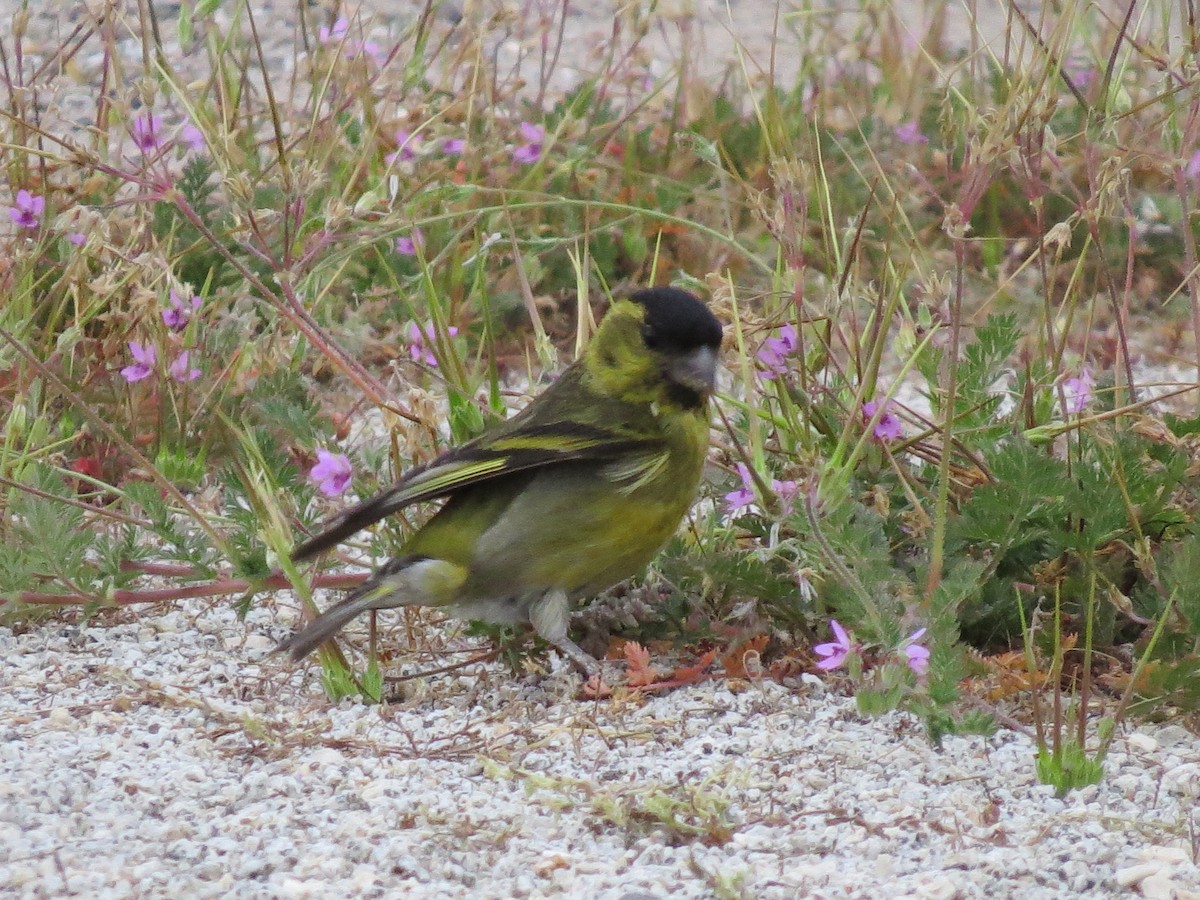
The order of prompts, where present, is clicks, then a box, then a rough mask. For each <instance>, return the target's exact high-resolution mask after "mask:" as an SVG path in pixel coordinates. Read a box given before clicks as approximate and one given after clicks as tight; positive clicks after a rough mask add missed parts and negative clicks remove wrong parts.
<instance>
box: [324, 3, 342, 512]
mask: <svg viewBox="0 0 1200 900" xmlns="http://www.w3.org/2000/svg"><path fill="white" fill-rule="evenodd" d="M349 31H350V23H349V22H347V21H346V17H345V16H338V17H337V20H336V21H335V22H334V23H333V26H332V27H331V26H329V25H322V26H321V27H320V28H319V29H317V40H318V41H320V42H321V43H322V44H325V45H328V44H336V43H338V42H340V41H341V40H342V38H344V37H345V36H346V34H347V33H348V32H349ZM318 452H319V451H318ZM338 493H341V492H340V491H339V492H338Z"/></svg>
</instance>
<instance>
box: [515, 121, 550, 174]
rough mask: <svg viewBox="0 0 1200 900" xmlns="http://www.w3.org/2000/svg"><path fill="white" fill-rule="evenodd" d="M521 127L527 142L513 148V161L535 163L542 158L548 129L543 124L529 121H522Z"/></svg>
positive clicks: (524, 163)
mask: <svg viewBox="0 0 1200 900" xmlns="http://www.w3.org/2000/svg"><path fill="white" fill-rule="evenodd" d="M520 129H521V137H523V138H524V139H525V143H524V144H522V145H521V146H519V147H517V148H516V149H515V150H513V152H512V158H513V161H514V162H519V163H521V164H523V165H529V164H530V163H535V162H537V161H538V160H539V159H541V158H542V144H543V143H544V142H545V140H546V129H545V128H543V127H542V126H541V125H533V124H531V123H529V122H522V123H521V125H520Z"/></svg>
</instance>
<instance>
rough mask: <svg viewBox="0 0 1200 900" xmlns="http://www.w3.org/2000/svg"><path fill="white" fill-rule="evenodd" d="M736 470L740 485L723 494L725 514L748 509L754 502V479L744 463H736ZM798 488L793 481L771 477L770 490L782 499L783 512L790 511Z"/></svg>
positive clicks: (733, 513) (728, 514)
mask: <svg viewBox="0 0 1200 900" xmlns="http://www.w3.org/2000/svg"><path fill="white" fill-rule="evenodd" d="M737 472H738V477H739V478H741V479H742V486H741V487H740V488H738V489H737V490H734V491H730V492H729V493H728V494H726V495H725V515H727V516H733V515H735V514H737V513H739V512H741V511H742V510H743V509H748V508H749V507H750V506H751V505H753V503H754V479H753V478H752V477H751V475H750V469H749V468H747V466H746V464H745V463H738V464H737ZM799 489H800V488H799V485H797V484H796V482H794V481H780V480H779V479H777V478H772V479H771V490H773V491H774V492H775V494H776V495H777V496H778V497H779V499H780V500H781V501H782V503H783V511H784V512H785V513H790V512H791V511H792V501H793V500H795V498H796V494H797V492H798V491H799Z"/></svg>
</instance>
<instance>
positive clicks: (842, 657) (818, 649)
mask: <svg viewBox="0 0 1200 900" xmlns="http://www.w3.org/2000/svg"><path fill="white" fill-rule="evenodd" d="M829 627H830V628H832V629H833V635H834V637H835V638H836V640H835V641H833V642H832V643H829V644H817V646H815V647H813V653H815V654H817V656H821V657H824V659H821V660H819V661H818V662H817V668H818V669H821V670H822V671H825V672H829V671H831V670H833V669H836V668H837V667H838V666H840V665H842V664H843V663H844V662H845V661H846V657H848V656H849V655H850V653H851V651H852V650H853V649H854V643H853V642H852V641H851V640H850V635H848V634H847V633H846V629H845V628H843V627H842V626H841V624H839V622H838V620H837V619H830V620H829Z"/></svg>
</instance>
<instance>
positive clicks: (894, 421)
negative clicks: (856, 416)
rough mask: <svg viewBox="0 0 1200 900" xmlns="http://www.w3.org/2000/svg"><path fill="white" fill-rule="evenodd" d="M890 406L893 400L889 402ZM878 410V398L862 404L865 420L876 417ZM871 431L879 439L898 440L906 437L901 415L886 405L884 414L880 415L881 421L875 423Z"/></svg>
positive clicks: (865, 421) (867, 421)
mask: <svg viewBox="0 0 1200 900" xmlns="http://www.w3.org/2000/svg"><path fill="white" fill-rule="evenodd" d="M888 406H891V401H889V402H888ZM878 410H879V401H878V400H868V401H867V402H866V403H864V404H863V405H862V415H863V422H864V423H869V422H870V421H871V420H872V419H873V418H875V413H876V412H877V411H878ZM871 433H872V434H874V435H875V439H876V440H878V441H884V442H887V441H898V440H900V438H902V437H904V426H903V425H902V424H901V422H900V417H899V416H897V415H896V414H895V413H893V412H889V411H888V409H887V407H884V411H883V415H881V416H880V417H879V421H878V422H876V423H875V429H874V430H873V431H872V432H871Z"/></svg>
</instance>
